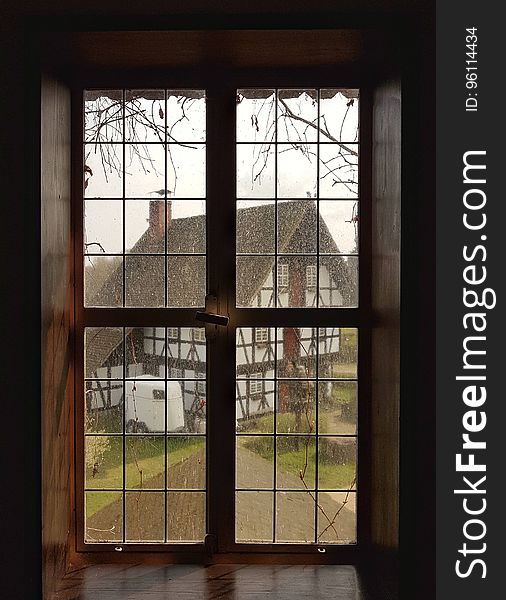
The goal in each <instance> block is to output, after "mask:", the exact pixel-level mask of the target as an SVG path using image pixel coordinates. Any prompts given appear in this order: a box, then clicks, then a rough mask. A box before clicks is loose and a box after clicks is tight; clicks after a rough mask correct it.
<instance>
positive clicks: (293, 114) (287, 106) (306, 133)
mask: <svg viewBox="0 0 506 600" xmlns="http://www.w3.org/2000/svg"><path fill="white" fill-rule="evenodd" d="M317 138H318V92H317V91H316V90H278V142H304V143H308V142H316V141H317Z"/></svg>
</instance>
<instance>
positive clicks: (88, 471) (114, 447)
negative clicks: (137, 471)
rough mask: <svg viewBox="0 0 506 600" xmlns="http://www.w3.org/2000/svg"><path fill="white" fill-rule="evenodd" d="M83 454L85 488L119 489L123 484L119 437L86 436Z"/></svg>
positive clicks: (121, 442) (121, 446)
mask: <svg viewBox="0 0 506 600" xmlns="http://www.w3.org/2000/svg"><path fill="white" fill-rule="evenodd" d="M84 455H85V458H84V461H85V477H84V480H85V483H84V485H85V487H86V489H90V488H92V489H93V488H98V489H119V488H121V487H122V486H123V468H122V462H123V441H122V439H121V437H113V436H106V435H100V436H99V435H89V436H86V437H85V444H84Z"/></svg>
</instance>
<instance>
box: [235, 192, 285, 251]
mask: <svg viewBox="0 0 506 600" xmlns="http://www.w3.org/2000/svg"><path fill="white" fill-rule="evenodd" d="M274 211H275V204H274V203H273V202H272V201H265V202H261V201H258V200H252V201H247V200H240V201H238V202H237V252H238V254H242V253H244V254H266V253H270V252H272V253H273V252H274V250H275V241H274V240H275V236H274V223H275V218H276V217H275V214H274Z"/></svg>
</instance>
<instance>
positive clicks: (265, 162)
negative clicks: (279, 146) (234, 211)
mask: <svg viewBox="0 0 506 600" xmlns="http://www.w3.org/2000/svg"><path fill="white" fill-rule="evenodd" d="M274 157H275V153H274V148H273V147H272V145H271V144H267V143H265V144H240V145H238V146H237V197H238V198H274V197H275V181H274V177H275V161H274Z"/></svg>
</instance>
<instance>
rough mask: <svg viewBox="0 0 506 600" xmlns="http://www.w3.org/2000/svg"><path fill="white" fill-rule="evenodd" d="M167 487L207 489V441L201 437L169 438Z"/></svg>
mask: <svg viewBox="0 0 506 600" xmlns="http://www.w3.org/2000/svg"><path fill="white" fill-rule="evenodd" d="M167 487H168V488H169V489H179V490H203V489H205V488H206V439H205V438H204V437H201V436H186V437H183V436H177V437H168V438H167Z"/></svg>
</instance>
